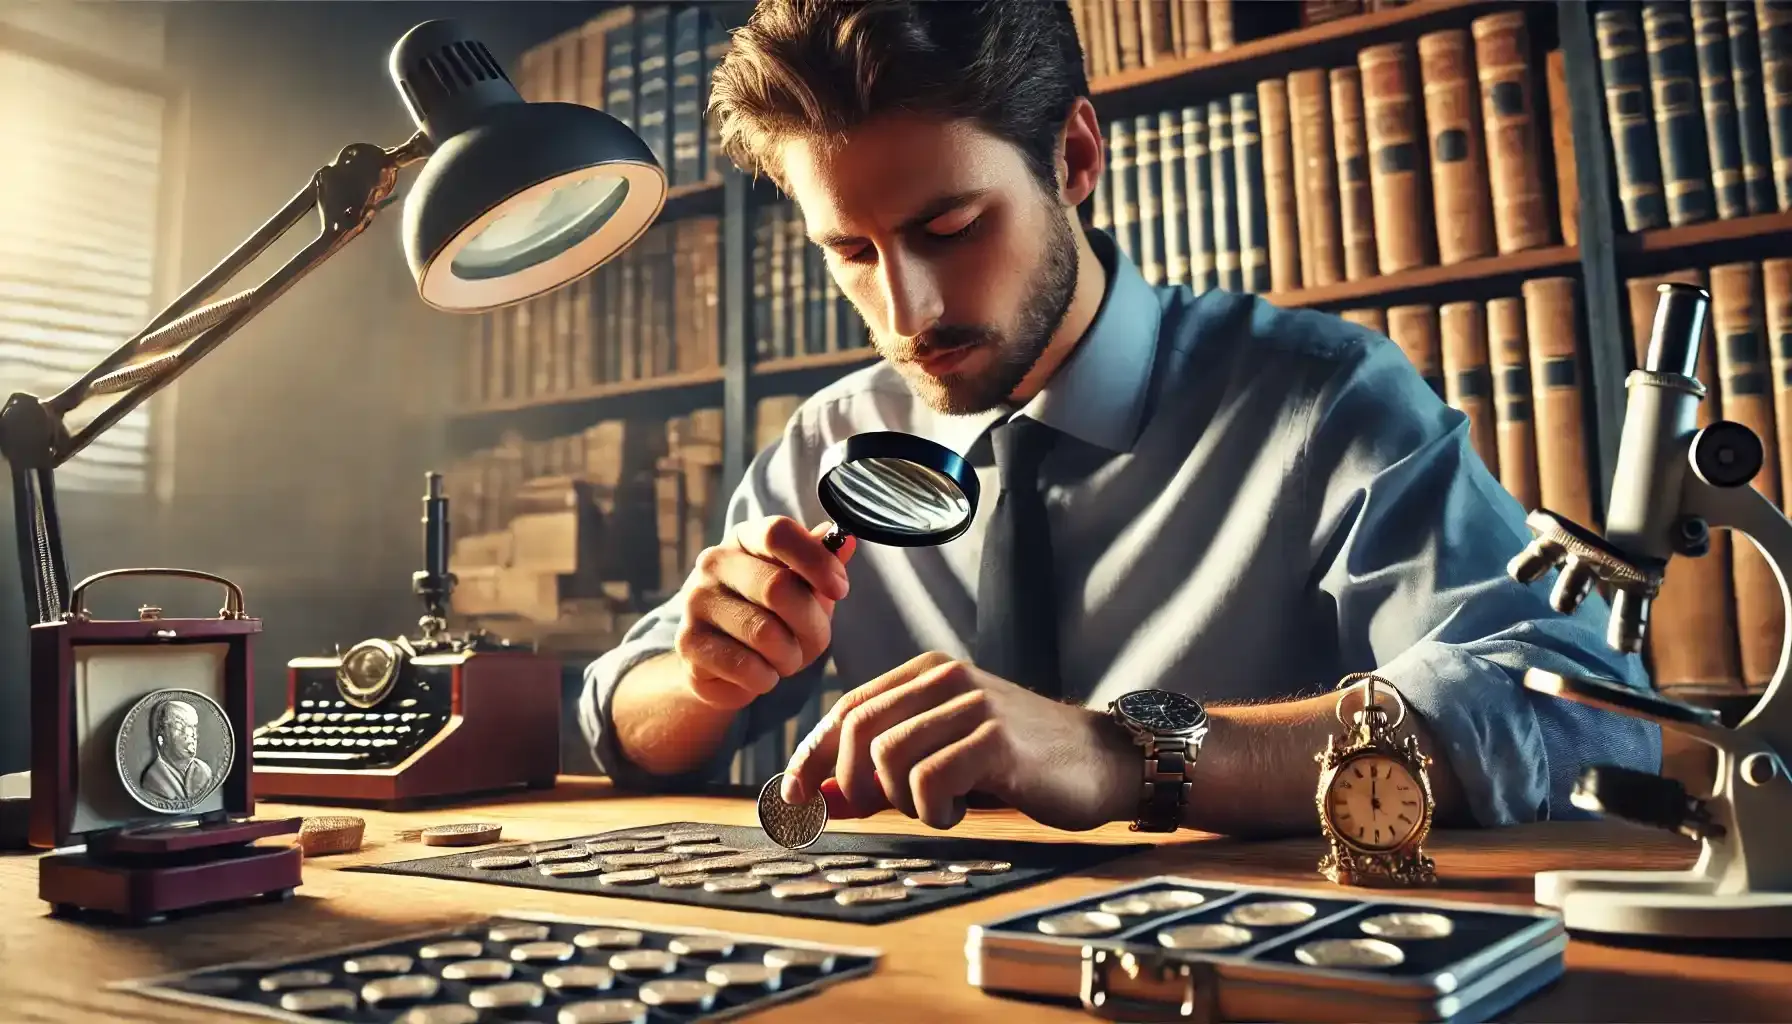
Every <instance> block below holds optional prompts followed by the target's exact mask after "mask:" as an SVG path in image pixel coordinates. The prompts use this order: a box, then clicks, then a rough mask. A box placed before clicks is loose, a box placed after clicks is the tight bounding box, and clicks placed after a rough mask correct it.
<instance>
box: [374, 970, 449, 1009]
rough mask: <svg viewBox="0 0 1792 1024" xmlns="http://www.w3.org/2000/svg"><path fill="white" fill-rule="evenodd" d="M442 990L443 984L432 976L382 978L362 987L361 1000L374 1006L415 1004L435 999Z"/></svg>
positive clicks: (407, 975) (410, 975) (409, 975)
mask: <svg viewBox="0 0 1792 1024" xmlns="http://www.w3.org/2000/svg"><path fill="white" fill-rule="evenodd" d="M441 988H442V983H441V982H439V981H437V980H436V979H435V978H434V977H433V976H431V975H428V974H401V975H399V976H398V977H396V978H381V979H379V980H378V981H370V982H368V983H367V984H365V985H363V986H361V998H362V999H364V1000H366V1001H367V1002H368V1003H370V1004H372V1005H374V1006H385V1005H388V1004H391V1003H414V1002H417V1001H419V1000H422V999H433V998H434V997H435V994H436V993H437V992H438V991H440V990H441Z"/></svg>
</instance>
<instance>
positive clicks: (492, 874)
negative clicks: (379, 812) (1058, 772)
mask: <svg viewBox="0 0 1792 1024" xmlns="http://www.w3.org/2000/svg"><path fill="white" fill-rule="evenodd" d="M1138 849H1140V847H1139V846H1137V845H1119V844H1113V845H1106V844H1093V843H1031V842H1015V841H1000V842H998V841H990V840H981V839H967V838H951V837H944V836H941V837H921V836H905V835H877V834H872V833H863V832H838V831H835V832H826V833H824V834H822V836H821V837H820V838H819V839H817V840H816V841H815V842H814V843H813V844H812V845H810V846H807V847H805V848H803V849H801V850H787V849H784V848H783V847H780V846H778V845H776V844H775V843H773V842H772V841H771V840H770V839H769V838H768V837H767V836H766V835H765V834H764V833H763V832H761V831H760V830H759V829H756V828H749V827H745V826H739V825H708V824H704V823H702V822H672V823H669V824H658V825H652V826H648V825H643V826H640V827H637V828H629V829H618V830H615V831H611V832H605V833H601V834H597V835H588V836H575V837H569V838H566V839H556V840H551V841H547V842H535V843H510V844H503V845H498V846H488V847H483V848H480V849H476V850H466V851H462V852H458V853H453V854H448V855H445V856H435V857H424V858H420V859H416V860H405V861H396V862H393V863H388V864H373V865H357V866H355V867H350V868H345V869H344V870H347V871H371V872H383V873H387V874H398V875H418V876H422V877H426V878H454V879H459V880H462V881H470V882H488V883H492V884H496V885H515V886H522V887H526V888H531V889H549V890H553V891H556V892H583V893H590V894H593V895H603V896H619V897H622V898H625V899H636V900H648V901H652V902H657V903H682V904H690V905H696V906H709V907H720V908H724V909H727V910H742V911H750V912H758V913H766V914H777V915H779V916H782V917H808V918H819V919H822V920H830V921H844V922H848V923H853V924H881V923H884V922H888V921H895V920H900V919H902V918H906V917H911V916H913V915H915V914H921V913H925V912H927V911H929V910H936V909H939V908H940V907H944V906H950V905H953V904H958V903H965V902H969V901H971V900H977V899H982V898H983V897H985V896H988V895H990V894H992V893H996V892H1002V891H1005V890H1010V889H1015V888H1019V887H1021V886H1027V885H1035V884H1037V883H1039V882H1043V881H1045V880H1046V879H1048V878H1052V877H1054V876H1056V875H1061V874H1067V873H1072V872H1076V871H1082V870H1085V869H1087V868H1090V867H1093V866H1095V865H1096V864H1100V863H1102V862H1104V861H1108V860H1112V859H1114V858H1116V857H1120V856H1123V855H1125V854H1127V853H1131V852H1133V851H1135V850H1138ZM880 862H889V863H890V864H892V865H893V866H887V867H879V866H878V865H879V863H880ZM773 865H788V867H774V866H773ZM955 866H956V867H964V868H967V869H971V870H967V871H964V872H953V871H951V870H950V869H951V868H952V867H955ZM998 868H999V869H1000V870H993V869H998ZM830 875H832V876H834V877H833V879H832V880H830V878H829V876H830ZM941 876H955V877H941ZM817 881H819V882H821V883H824V885H816V884H815V883H816V882H817ZM824 886H825V887H824ZM799 893H800V894H801V895H798V894H799Z"/></svg>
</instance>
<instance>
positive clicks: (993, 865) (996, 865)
mask: <svg viewBox="0 0 1792 1024" xmlns="http://www.w3.org/2000/svg"><path fill="white" fill-rule="evenodd" d="M946 870H947V871H956V872H958V873H959V874H961V875H1001V874H1006V873H1008V872H1010V871H1013V870H1014V865H1012V864H1010V863H1008V862H1007V861H1005V860H961V861H956V862H954V863H951V864H948V865H946Z"/></svg>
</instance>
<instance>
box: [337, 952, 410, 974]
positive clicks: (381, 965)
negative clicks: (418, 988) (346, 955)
mask: <svg viewBox="0 0 1792 1024" xmlns="http://www.w3.org/2000/svg"><path fill="white" fill-rule="evenodd" d="M412 963H413V961H412V960H411V958H410V957H408V956H403V955H401V954H397V953H381V954H378V955H375V956H358V957H355V958H354V959H353V960H345V961H343V963H342V969H343V970H344V971H347V972H348V973H350V974H408V973H409V972H410V970H411V964H412Z"/></svg>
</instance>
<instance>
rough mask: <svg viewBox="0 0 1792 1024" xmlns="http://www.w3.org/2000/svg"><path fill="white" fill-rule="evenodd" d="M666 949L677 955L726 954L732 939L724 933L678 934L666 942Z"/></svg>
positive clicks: (730, 946)
mask: <svg viewBox="0 0 1792 1024" xmlns="http://www.w3.org/2000/svg"><path fill="white" fill-rule="evenodd" d="M666 951H667V952H670V953H677V954H678V955H679V956H727V955H728V954H730V953H733V952H734V940H733V939H731V938H729V937H728V936H726V935H680V936H677V937H676V938H674V939H673V940H672V941H670V942H668V943H666Z"/></svg>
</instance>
